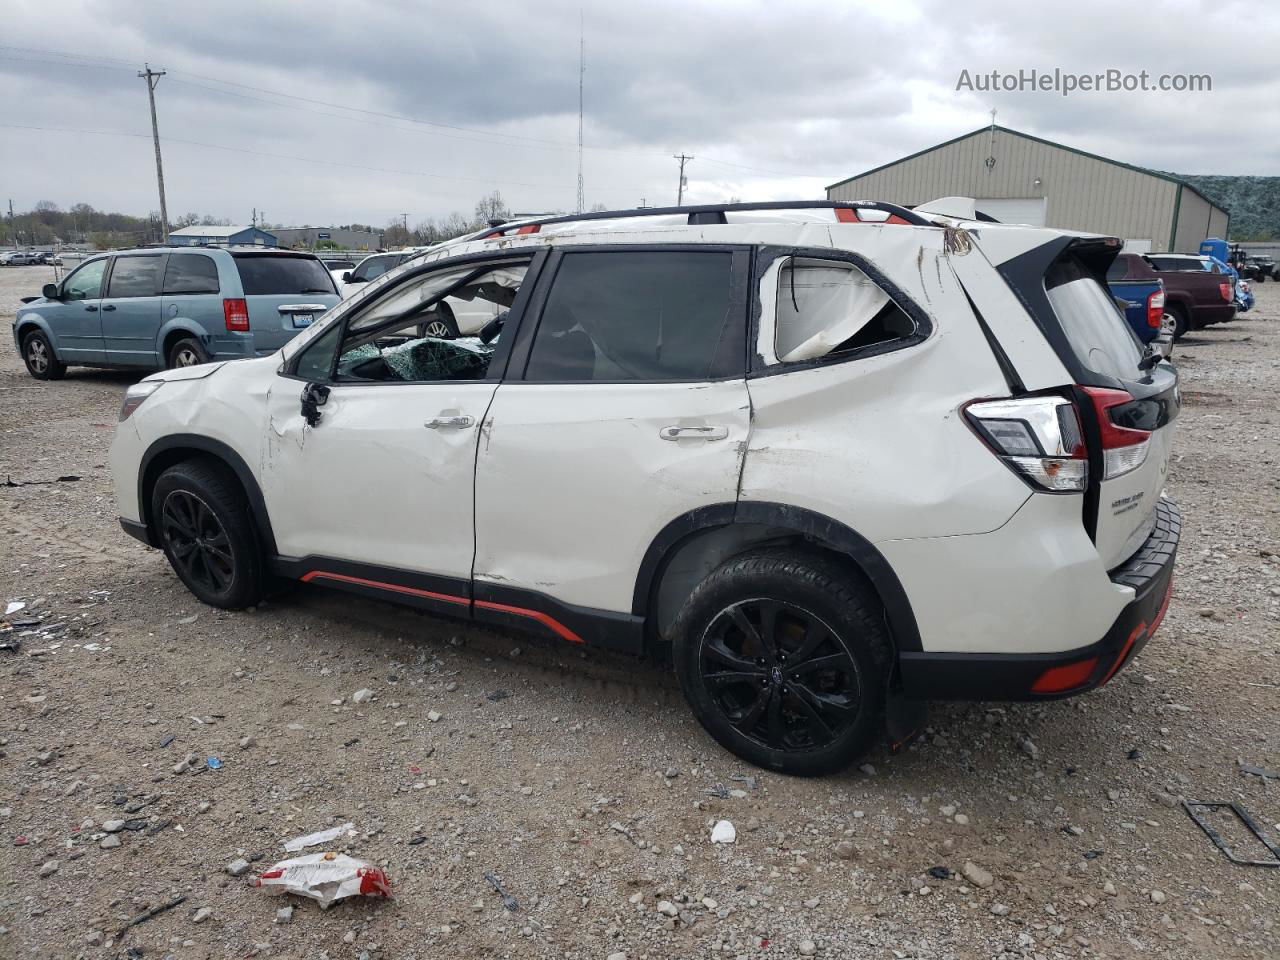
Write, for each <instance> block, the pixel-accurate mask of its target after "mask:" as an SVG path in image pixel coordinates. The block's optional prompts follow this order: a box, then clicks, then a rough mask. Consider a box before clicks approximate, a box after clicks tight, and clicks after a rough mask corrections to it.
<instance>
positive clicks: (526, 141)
mask: <svg viewBox="0 0 1280 960" xmlns="http://www.w3.org/2000/svg"><path fill="white" fill-rule="evenodd" d="M584 45H585V41H584ZM0 50H18V51H22V52H30V53H38V54H48V55H52V56H56V57H67V58H76V59H81V60H97V61H101V62H104V63H121V64H127V63H129V62H130V61H127V60H120V59H118V58H114V57H94V56H89V55H83V54H72V53H64V52H61V51H54V50H40V49H37V48H33V47H16V46H5V45H0ZM0 59H12V60H20V59H22V58H19V57H7V56H2V55H0ZM29 62H35V63H42V62H43V63H49V62H50V61H40V60H35V61H29ZM57 65H68V66H85V67H94V66H95V64H93V63H72V64H57ZM98 69H116V68H115V67H111V66H99V67H98ZM583 69H585V66H584V67H583ZM170 74H171V75H172V76H171V80H172V81H173V82H175V83H183V84H185V85H187V86H191V87H199V88H201V89H204V90H209V91H211V92H214V93H221V94H224V95H226V96H238V97H241V98H243V99H248V100H257V101H259V102H262V103H267V104H270V105H272V106H276V107H283V108H289V105H288V104H283V103H279V102H278V101H276V100H263V99H262V98H260V97H252V96H247V95H245V94H239V93H236V92H235V91H233V90H227V89H224V87H236V88H238V89H241V90H251V91H254V92H256V93H263V94H267V95H268V96H272V97H279V98H283V99H286V100H293V101H296V102H298V103H306V104H312V105H315V106H322V107H328V108H330V109H335V110H343V111H347V113H343V114H326V113H322V112H320V111H314V110H310V111H304V112H308V113H319V115H321V116H334V117H336V118H338V119H346V120H357V121H359V118H358V117H353V116H350V115H349V114H351V113H356V114H362V115H365V116H369V117H376V118H380V119H385V120H396V121H400V122H403V123H411V124H414V125H415V126H426V127H432V128H439V129H442V130H452V131H457V132H459V133H468V134H473V135H477V136H480V137H486V138H489V139H485V140H479V141H476V142H480V143H488V144H491V145H493V144H502V145H512V144H513V141H514V143H515V144H518V145H527V146H542V147H547V148H552V149H559V150H571V149H574V148H575V147H577V146H578V144H574V143H572V142H570V141H566V140H552V139H548V138H544V137H528V136H524V135H522V134H514V133H502V132H500V131H496V130H482V129H478V128H475V127H466V126H461V125H459V124H450V123H442V122H440V121H436V120H426V119H423V118H421V117H411V116H406V115H404V114H396V113H387V112H385V111H380V110H368V109H365V108H362V107H352V106H349V105H347V104H342V103H334V102H332V101H327V100H320V99H317V98H314V97H304V96H301V95H298V94H292V93H285V92H283V91H278V90H269V89H267V88H265V87H258V86H254V85H252V84H246V83H238V82H236V81H233V80H223V79H221V78H219V77H210V76H206V75H203V74H198V73H193V72H190V71H186V70H175V69H172V68H171V69H170ZM184 76H185V77H193V78H195V79H198V80H206V81H209V82H211V83H215V84H219V85H220V86H217V87H210V86H207V85H205V84H200V83H193V82H192V81H191V80H182V79H180V78H181V77H184ZM290 109H300V108H297V107H293V108H290ZM364 122H368V121H364ZM393 129H400V130H403V129H405V128H403V127H396V128H393ZM435 135H436V136H448V135H447V134H441V133H437V134H435ZM453 139H459V140H466V139H469V138H467V137H458V136H454V137H453ZM581 149H587V150H597V151H603V152H609V153H619V154H628V155H631V156H636V157H640V156H643V157H646V158H650V159H652V158H654V157H657V156H658V154H656V153H653V154H651V153H648V152H647V151H643V152H642V151H639V150H633V149H630V148H626V147H608V146H599V145H585V144H584V145H582V148H581ZM699 159H701V160H702V161H704V162H706V163H714V164H718V165H720V166H725V167H732V168H735V169H739V170H748V171H751V172H753V173H763V174H769V175H770V176H779V177H791V178H797V177H799V178H806V179H824V178H823V177H820V176H818V175H815V174H804V173H796V172H794V171H784V170H773V169H770V168H767V167H756V166H751V165H748V164H743V163H735V162H732V161H728V160H718V159H716V158H714V157H709V156H707V155H705V154H702V155H700V157H699ZM825 179H830V178H829V177H828V178H825Z"/></svg>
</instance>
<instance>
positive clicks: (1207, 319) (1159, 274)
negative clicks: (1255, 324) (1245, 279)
mask: <svg viewBox="0 0 1280 960" xmlns="http://www.w3.org/2000/svg"><path fill="white" fill-rule="evenodd" d="M1209 259H1210V258H1206V257H1201V256H1199V255H1193V254H1175V253H1167V254H1138V253H1121V254H1120V255H1119V256H1118V257H1116V259H1115V261H1114V262H1113V263H1112V264H1111V267H1110V268H1109V270H1108V271H1107V277H1108V280H1110V281H1113V282H1114V281H1116V280H1127V281H1144V280H1145V281H1147V282H1154V281H1156V280H1159V281H1160V282H1161V284H1162V285H1163V287H1164V301H1165V302H1164V310H1165V312H1166V313H1168V314H1169V316H1170V317H1171V318H1172V320H1173V336H1174V339H1175V340H1180V339H1182V337H1183V336H1185V335H1186V334H1187V332H1188V331H1190V330H1200V329H1202V328H1204V327H1207V326H1211V325H1212V324H1215V323H1226V322H1227V321H1229V320H1231V319H1232V318H1233V317H1234V316H1235V315H1236V305H1235V296H1236V290H1235V280H1234V279H1233V277H1232V276H1231V275H1230V274H1228V273H1225V272H1222V271H1221V270H1219V269H1217V268H1216V267H1214V266H1213V264H1212V263H1209V262H1208V261H1209Z"/></svg>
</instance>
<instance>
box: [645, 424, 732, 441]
mask: <svg viewBox="0 0 1280 960" xmlns="http://www.w3.org/2000/svg"><path fill="white" fill-rule="evenodd" d="M658 436H660V437H661V438H662V439H663V440H723V439H725V438H726V437H727V436H729V428H728V427H711V426H704V427H677V426H671V427H663V428H662V429H661V430H659V431H658Z"/></svg>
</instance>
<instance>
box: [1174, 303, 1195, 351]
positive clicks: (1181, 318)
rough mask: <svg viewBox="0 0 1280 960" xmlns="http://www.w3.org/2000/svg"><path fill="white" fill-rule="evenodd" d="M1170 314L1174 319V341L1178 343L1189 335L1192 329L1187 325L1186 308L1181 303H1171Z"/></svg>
mask: <svg viewBox="0 0 1280 960" xmlns="http://www.w3.org/2000/svg"><path fill="white" fill-rule="evenodd" d="M1169 314H1170V315H1171V316H1172V317H1173V341H1174V343H1177V342H1178V341H1179V340H1181V339H1182V338H1183V337H1185V336H1186V335H1187V331H1188V330H1189V329H1191V328H1190V326H1188V324H1187V311H1186V308H1185V307H1183V306H1182V304H1180V303H1171V304H1170V305H1169Z"/></svg>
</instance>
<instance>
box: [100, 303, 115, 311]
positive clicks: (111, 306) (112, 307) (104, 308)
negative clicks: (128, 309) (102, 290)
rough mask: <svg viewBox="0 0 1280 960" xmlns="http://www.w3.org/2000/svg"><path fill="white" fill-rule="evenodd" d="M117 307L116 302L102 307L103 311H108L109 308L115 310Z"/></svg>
mask: <svg viewBox="0 0 1280 960" xmlns="http://www.w3.org/2000/svg"><path fill="white" fill-rule="evenodd" d="M115 308H116V305H115V304H114V303H108V304H107V305H106V306H105V307H103V308H102V312H103V313H106V312H107V311H108V310H114V309H115Z"/></svg>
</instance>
